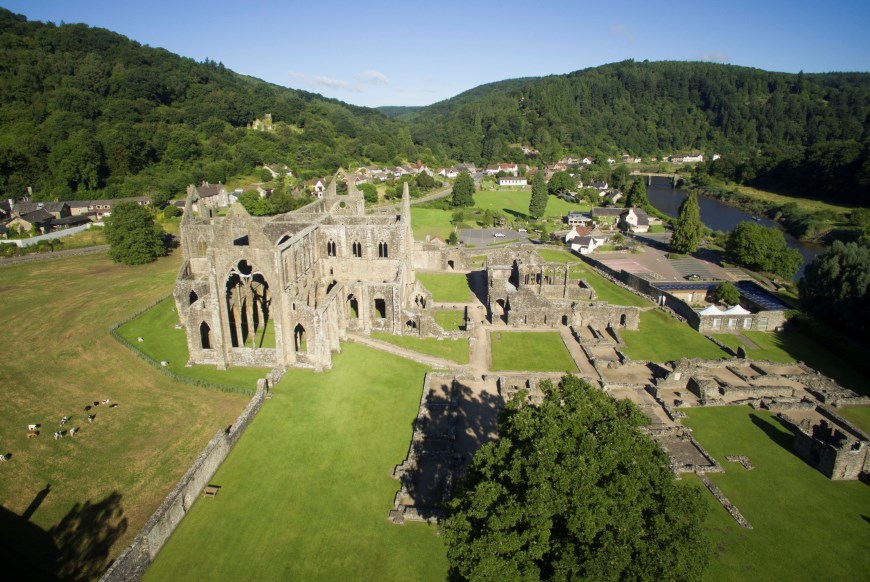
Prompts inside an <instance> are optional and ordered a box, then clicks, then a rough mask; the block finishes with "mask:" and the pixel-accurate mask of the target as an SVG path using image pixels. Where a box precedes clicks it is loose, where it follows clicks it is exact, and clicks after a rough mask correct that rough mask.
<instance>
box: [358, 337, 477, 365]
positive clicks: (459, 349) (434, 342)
mask: <svg viewBox="0 0 870 582" xmlns="http://www.w3.org/2000/svg"><path fill="white" fill-rule="evenodd" d="M372 337H373V338H375V339H377V340H381V341H384V342H387V343H391V344H393V345H396V346H399V347H402V348H406V349H409V350H413V351H415V352H420V353H421V354H428V355H430V356H435V357H436V358H444V359H445V360H451V361H453V362H456V363H457V364H467V363H468V338H458V339H443V340H438V339H436V338H420V337H406V336H401V335H393V334H391V333H378V332H375V333H372Z"/></svg>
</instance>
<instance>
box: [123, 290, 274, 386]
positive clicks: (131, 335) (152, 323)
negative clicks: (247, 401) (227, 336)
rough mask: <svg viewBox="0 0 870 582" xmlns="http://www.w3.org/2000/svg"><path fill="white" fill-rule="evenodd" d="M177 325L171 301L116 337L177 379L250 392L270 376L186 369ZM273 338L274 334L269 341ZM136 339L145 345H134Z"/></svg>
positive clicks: (251, 370)
mask: <svg viewBox="0 0 870 582" xmlns="http://www.w3.org/2000/svg"><path fill="white" fill-rule="evenodd" d="M176 323H178V315H177V314H176V313H175V302H174V301H173V299H172V298H171V297H170V298H167V299H164V300H163V301H161V302H160V303H158V304H157V305H155V306H154V307H152V308H151V309H149V310H148V311H146V312H145V313H143V314H142V315H140V316H138V317H136V318H135V319H133V320H131V321H129V322H127V323H125V324H124V325H122V326H121V327H119V328H118V334H119V335H120V336H121V337H123V338H124V339H126V340H127V341H128V342H130V343H131V344H133V345H134V346H136V347H137V348H139V349H140V350H142V351H143V352H145V353H146V354H148V355H149V356H151V358H152V359H154V360H155V361H157V362H161V361H167V362H169V365H168V366H167V367H166V368H167V369H168V370H169V371H171V372H174V373H176V374H178V375H179V376H187V377H190V378H196V379H199V380H207V381H209V382H216V383H219V384H227V385H230V386H241V387H244V388H251V389H253V388H256V387H257V379H259V378H262V377H263V376H265V375H266V374H267V373H268V372H269V370H268V368H230V369H229V370H225V371H221V370H218V369H217V368H215V367H214V366H201V365H195V366H190V367H189V368H188V367H185V364H186V363H187V359H188V357H189V356H188V352H187V340H186V336H185V333H184V329H175V324H176ZM274 336H275V334H274V333H273V334H272V338H274ZM137 337H141V338H142V339H143V340H144V341H142V342H139V341H137V340H136V338H137ZM273 346H274V340H273Z"/></svg>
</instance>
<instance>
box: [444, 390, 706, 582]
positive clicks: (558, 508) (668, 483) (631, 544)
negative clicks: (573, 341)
mask: <svg viewBox="0 0 870 582" xmlns="http://www.w3.org/2000/svg"><path fill="white" fill-rule="evenodd" d="M541 389H542V391H543V393H544V395H545V396H544V400H543V402H542V403H541V404H540V406H535V405H531V404H528V403H527V401H526V400H525V399H524V398H523V397H522V394H523V393H521V394H520V395H519V396H517V397H515V398H514V399H513V400H512V401H511V402H510V403H508V405H507V406H506V407H505V409H504V411H503V412H502V415H501V417H500V420H499V439H498V440H497V441H495V442H492V443H488V444H486V445H484V446H483V447H481V448H480V450H479V451H478V452H477V454H476V455H475V457H474V460H473V462H472V465H471V467H470V469H469V473H468V475H467V477H466V478H465V480H464V481H463V483H462V484H461V485H460V489H459V491H458V492H457V494H456V496H455V497H454V498H453V500H451V501H450V503H449V506H448V513H449V515H448V518H447V519H446V520H445V521H444V523H443V528H442V531H443V536H444V539H445V541H446V543H447V547H448V550H447V557H448V560H449V561H450V565H451V567H452V569H453V573H454V574H456V575H459V576H461V577H463V578H466V579H469V580H503V581H507V580H699V579H700V578H701V574H702V572H703V571H704V568H705V565H706V563H707V559H708V552H709V549H708V548H709V545H708V544H707V543H706V540H705V539H704V533H703V528H702V524H703V521H704V515H705V512H706V503H705V501H704V499H703V498H702V496H701V494H700V492H699V491H698V490H697V489H696V488H692V487H686V486H685V485H680V484H678V483H677V482H676V481H675V480H674V476H673V473H672V472H671V470H670V467H669V460H668V455H667V454H666V453H665V452H664V451H663V450H662V449H661V447H659V445H658V444H656V443H655V442H654V441H653V440H652V439H650V438H649V436H647V435H646V434H644V433H643V432H642V431H641V427H642V426H643V425H645V424H647V423H648V421H647V420H646V418H645V417H644V416H643V414H642V413H641V412H640V411H639V410H638V409H637V408H636V407H635V406H634V405H633V404H632V403H631V402H629V401H626V400H622V401H617V400H614V399H613V398H611V397H610V396H608V395H606V394H604V393H603V392H602V391H600V390H598V389H596V388H593V387H592V386H590V385H589V384H588V383H587V382H585V381H584V380H581V379H579V378H576V377H574V376H565V377H563V378H562V380H561V382H559V384H558V386H554V385H553V384H552V383H550V382H549V381H546V382H543V383H542V386H541Z"/></svg>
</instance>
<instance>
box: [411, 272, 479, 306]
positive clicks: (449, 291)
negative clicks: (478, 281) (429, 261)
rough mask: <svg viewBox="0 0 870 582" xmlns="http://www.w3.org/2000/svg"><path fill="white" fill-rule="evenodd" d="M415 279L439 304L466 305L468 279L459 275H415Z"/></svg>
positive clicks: (468, 293)
mask: <svg viewBox="0 0 870 582" xmlns="http://www.w3.org/2000/svg"><path fill="white" fill-rule="evenodd" d="M417 279H418V280H419V281H420V283H422V284H423V286H424V287H426V289H428V290H429V292H430V293H432V299H433V301H437V302H439V303H451V302H452V303H468V302H469V301H470V300H471V289H470V288H469V287H468V278H467V277H466V276H465V275H464V274H461V273H446V274H441V273H417Z"/></svg>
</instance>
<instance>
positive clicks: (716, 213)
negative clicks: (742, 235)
mask: <svg viewBox="0 0 870 582" xmlns="http://www.w3.org/2000/svg"><path fill="white" fill-rule="evenodd" d="M688 195H689V193H688V192H686V191H685V190H680V189H679V188H672V187H671V181H670V180H669V179H667V178H653V179H652V185H651V186H647V188H646V196H647V198H648V199H649V201H650V204H652V205H653V206H655V207H656V208H658V209H659V210H661V211H662V212H664V213H665V214H667V215H668V216H676V215H677V214H678V211H679V208H680V204H682V202H683V200H685V199H686V196H688ZM698 206H699V207H700V208H701V222H703V223H704V225H706V226H707V227H708V228H710V229H712V230H721V231H724V232H728V231H730V230H731V229H733V228H734V227H735V226H737V224H738V223H740V222H743V221H744V220H749V221H751V220H753V219H754V217H753V216H752V215H751V214H749V213H748V212H744V211H743V210H740V209H739V208H735V207H733V206H728V205H727V204H723V203H722V202H719V201H718V200H716V199H714V198H707V197H706V196H698ZM759 218H760V220H758V221H756V222H758V223H759V224H762V225H764V226H774V227H777V228H780V226H779V225H778V224H777V223H776V222H774V221H772V220H769V219H767V218H764V217H763V216H762V217H759ZM783 234H784V235H785V242H786V244H787V245H788V246H789V247H791V248H793V249H797V250H798V251H799V252H800V254H801V256H802V257H803V258H804V262H803V264H802V265H801V268H800V270H799V271H798V273H797V275H795V280H797V279H799V278H800V277H801V276H802V275H803V274H804V267H806V265H807V263H809V262H810V261H812V260H813V259H814V258H815V257H816V255H818V254H819V253H821V252H822V251H823V250H825V247H824V245H820V244H812V243H805V242H801V241H799V240H797V239H796V238H795V237H793V236H792V235H790V234H789V233H787V232H783Z"/></svg>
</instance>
